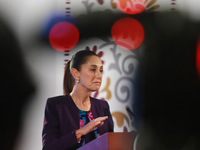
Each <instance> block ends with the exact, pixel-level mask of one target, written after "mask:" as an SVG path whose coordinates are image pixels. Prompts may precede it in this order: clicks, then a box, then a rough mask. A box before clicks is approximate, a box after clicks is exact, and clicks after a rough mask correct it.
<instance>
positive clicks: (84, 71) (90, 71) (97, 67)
mask: <svg viewBox="0 0 200 150" xmlns="http://www.w3.org/2000/svg"><path fill="white" fill-rule="evenodd" d="M102 72H103V65H102V61H101V59H100V58H99V57H98V56H90V57H88V59H87V62H86V63H85V64H83V65H82V66H81V70H80V72H79V73H80V84H81V85H82V87H83V88H85V89H87V90H88V91H92V92H93V91H98V90H99V88H100V86H101V82H102Z"/></svg>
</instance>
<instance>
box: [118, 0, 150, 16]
mask: <svg viewBox="0 0 200 150" xmlns="http://www.w3.org/2000/svg"><path fill="white" fill-rule="evenodd" d="M115 4H116V5H117V8H118V9H119V10H120V11H122V12H124V13H126V14H139V13H141V12H143V11H144V10H145V9H146V0H116V1H115Z"/></svg>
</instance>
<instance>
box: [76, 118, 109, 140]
mask: <svg viewBox="0 0 200 150" xmlns="http://www.w3.org/2000/svg"><path fill="white" fill-rule="evenodd" d="M106 119H108V116H105V117H98V118H96V119H93V120H92V121H90V122H89V123H87V124H86V125H85V126H83V127H82V128H80V129H78V130H76V136H77V138H78V139H79V138H81V136H82V135H86V134H87V133H89V132H91V131H93V130H94V129H95V128H97V127H100V126H102V125H103V124H104V122H103V121H104V120H106Z"/></svg>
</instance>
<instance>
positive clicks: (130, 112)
mask: <svg viewBox="0 0 200 150" xmlns="http://www.w3.org/2000/svg"><path fill="white" fill-rule="evenodd" d="M126 110H127V111H128V113H129V114H130V115H131V116H133V117H134V116H135V115H134V113H133V112H132V111H131V110H130V108H129V107H127V108H126Z"/></svg>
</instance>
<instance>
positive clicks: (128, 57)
mask: <svg viewBox="0 0 200 150" xmlns="http://www.w3.org/2000/svg"><path fill="white" fill-rule="evenodd" d="M128 59H132V60H134V59H136V58H135V56H133V55H131V56H130V55H129V56H127V57H125V58H124V60H123V62H122V70H123V72H124V73H125V74H126V75H129V74H131V73H133V71H134V65H136V64H135V63H134V62H133V61H131V63H130V64H128V70H127V71H126V70H125V66H127V65H125V62H126V61H127V60H128Z"/></svg>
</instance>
